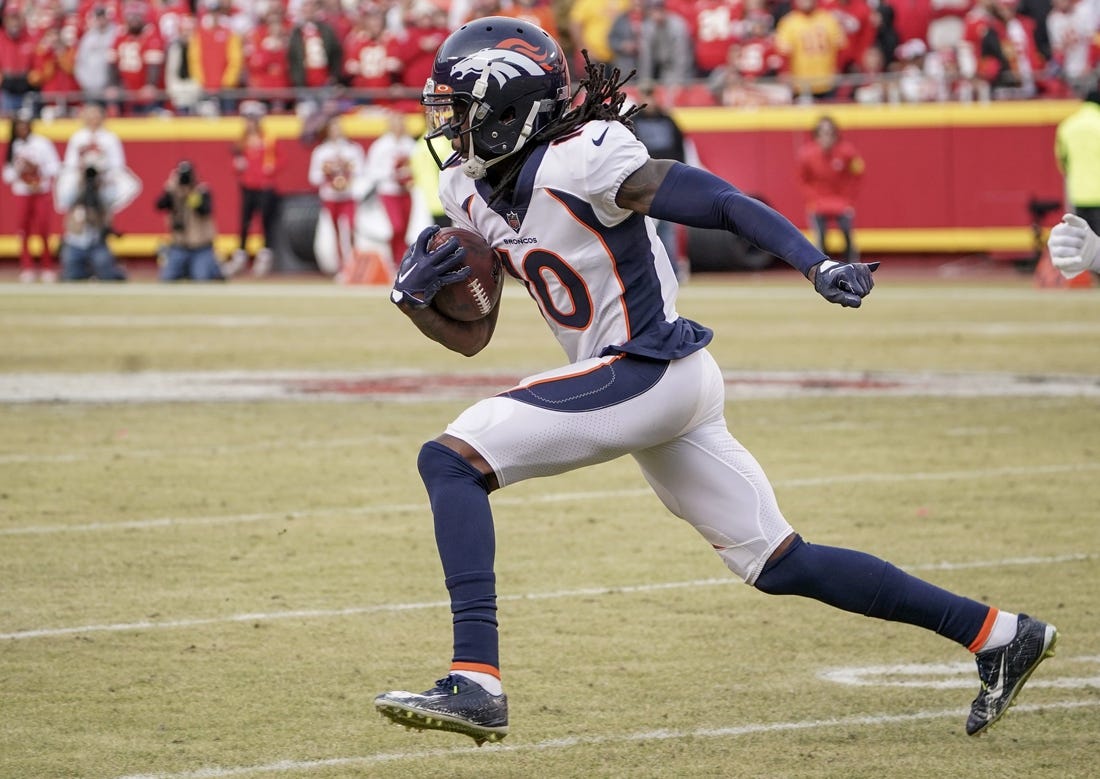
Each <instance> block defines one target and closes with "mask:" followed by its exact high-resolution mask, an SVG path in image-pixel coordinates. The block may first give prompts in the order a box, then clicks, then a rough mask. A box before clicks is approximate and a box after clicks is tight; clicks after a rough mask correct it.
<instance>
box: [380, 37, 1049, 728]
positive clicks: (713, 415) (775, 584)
mask: <svg viewBox="0 0 1100 779" xmlns="http://www.w3.org/2000/svg"><path fill="white" fill-rule="evenodd" d="M581 86H582V87H583V88H584V89H585V90H586V94H585V96H584V98H583V101H582V102H580V104H579V105H575V106H573V107H571V101H572V98H573V94H572V92H571V90H570V81H569V76H568V72H567V70H566V63H565V59H564V56H563V54H562V50H561V47H560V46H559V45H558V43H557V42H556V41H554V40H553V39H552V38H551V37H550V36H549V35H548V34H547V33H545V32H544V31H543V30H541V29H540V28H538V27H535V26H533V25H531V24H529V23H526V22H522V21H517V20H515V19H506V18H500V17H489V18H484V19H478V20H475V21H472V22H470V23H468V24H466V25H464V26H463V27H461V28H459V29H458V30H456V31H455V32H454V33H452V34H451V35H450V36H449V37H448V38H447V39H446V41H445V42H444V43H443V45H442V46H441V47H440V49H439V51H438V53H437V55H436V58H435V62H434V67H433V71H432V76H431V78H430V79H429V80H428V82H427V84H426V85H425V88H424V94H423V98H422V102H423V104H424V106H425V111H426V117H427V121H428V126H429V133H428V135H429V138H431V137H433V136H440V135H442V136H445V137H446V138H448V139H450V141H451V146H452V149H453V150H454V153H453V154H452V155H451V156H450V157H449V158H448V159H446V160H442V161H440V166H441V168H443V172H442V175H441V180H440V190H441V196H442V200H443V203H444V204H445V206H446V209H447V214H448V216H449V217H450V218H451V220H452V221H453V223H454V224H455V225H456V226H458V227H463V228H466V229H470V230H474V231H475V232H477V233H479V234H480V235H482V236H483V237H484V238H485V239H486V241H488V242H489V244H490V245H491V246H493V247H494V248H495V249H497V250H498V251H499V252H500V253H501V254H502V256H503V257H504V261H505V267H506V268H507V270H508V272H509V273H510V274H511V275H513V276H515V277H516V278H517V279H519V281H520V282H521V283H522V284H523V285H524V286H525V287H526V288H527V291H528V292H529V293H530V295H531V297H532V298H534V300H535V302H536V304H537V305H538V306H539V309H540V310H541V312H542V315H543V317H544V318H545V319H546V323H547V324H548V325H549V326H550V329H551V330H552V331H553V333H554V335H555V336H556V337H557V339H558V341H559V342H560V344H561V345H562V347H563V348H564V350H565V353H566V355H567V356H568V359H569V362H570V364H569V365H566V366H565V367H563V368H558V369H555V370H549V371H546V372H545V373H540V374H538V375H535V376H532V377H530V378H528V379H525V380H524V381H522V382H521V383H520V384H519V385H518V386H516V387H513V388H511V389H509V390H507V391H505V392H502V393H500V394H498V395H496V396H494V397H491V398H488V399H485V400H482V401H480V402H478V403H476V404H474V405H473V406H472V407H470V408H469V409H467V410H466V411H464V412H463V413H462V414H460V415H459V416H458V418H457V419H455V420H454V421H453V422H452V423H451V424H450V425H449V426H448V427H447V428H446V430H445V431H444V433H443V434H442V435H440V436H439V437H438V438H436V439H435V440H433V441H429V442H427V443H426V444H424V445H423V447H422V448H421V450H420V455H419V459H418V467H419V470H420V475H421V477H422V479H423V481H424V484H425V486H426V488H427V492H428V496H429V499H430V503H431V508H432V514H433V518H434V525H435V536H436V544H437V548H438V551H439V555H440V558H441V561H442V563H443V571H444V575H445V577H446V578H445V584H446V587H447V589H448V591H449V593H450V600H451V611H452V614H453V629H454V653H453V657H452V662H451V666H450V669H449V670H448V672H447V674H446V675H445V676H444V677H443V678H442V679H440V680H439V681H438V682H436V684H435V686H434V687H432V688H430V689H428V690H427V691H425V692H422V693H412V692H404V691H396V692H387V693H383V694H381V695H379V696H378V697H377V698H376V699H375V706H376V708H377V709H378V710H379V711H380V712H381V713H382V714H383V715H385V716H387V717H389V718H391V719H393V720H394V721H396V722H399V723H400V724H403V725H406V726H411V727H415V728H422V729H436V730H446V731H453V732H457V733H462V734H465V735H468V736H471V737H472V738H473V739H474V740H475V741H476V742H477V743H478V744H481V743H483V742H484V741H499V740H500V739H501V738H503V737H504V736H505V734H506V733H507V732H508V703H507V698H506V696H505V694H504V691H503V688H502V685H501V679H500V662H499V655H498V645H497V617H496V610H497V604H496V589H495V577H494V570H493V564H494V553H495V546H494V531H493V518H492V513H491V511H490V505H489V494H490V493H491V492H493V491H494V490H497V489H499V488H502V487H506V486H508V485H509V484H513V483H515V482H518V481H521V480H523V479H530V478H533V477H536V476H549V475H551V474H558V473H563V472H565V471H569V470H572V469H574V468H579V467H582V466H585V465H590V464H593V463H598V462H604V461H607V460H611V459H613V458H616V457H619V456H621V455H624V454H629V455H631V456H633V457H634V459H635V460H636V461H637V462H638V465H639V466H640V468H641V470H642V474H643V475H644V477H645V478H646V480H647V481H648V482H649V484H650V485H651V486H652V488H653V490H654V491H655V492H656V493H657V495H658V496H659V497H660V498H661V500H662V501H663V502H664V504H665V505H666V506H667V507H668V509H669V510H670V511H671V512H672V513H673V514H675V515H677V516H679V517H682V518H683V519H685V520H686V521H688V522H689V523H691V525H692V526H694V527H695V529H696V530H698V532H699V533H700V534H701V535H702V536H703V537H704V538H705V539H706V540H707V541H708V542H710V543H711V545H712V546H713V547H714V549H715V551H716V552H717V553H718V555H719V556H720V557H721V558H722V560H723V562H724V563H725V564H726V566H727V567H729V569H730V570H731V571H733V573H734V574H736V575H737V576H739V577H741V578H742V579H743V580H744V581H745V582H746V583H748V584H750V585H752V586H754V587H756V588H757V589H759V590H761V591H763V592H766V593H772V594H786V595H802V596H805V597H810V598H815V599H817V600H820V601H823V602H825V603H827V604H829V605H831V606H834V607H836V608H840V609H844V610H847V611H852V612H856V613H859V614H865V615H868V616H872V617H878V618H880V619H886V620H892V621H896V622H907V623H910V624H913V625H918V626H920V627H923V628H926V629H929V630H933V631H936V632H937V633H939V634H940V635H943V636H945V637H946V638H949V639H951V640H953V641H955V642H957V643H959V644H961V645H962V646H964V647H966V648H968V649H969V650H970V651H971V652H974V653H976V655H977V664H978V675H979V679H980V682H981V691H980V692H979V693H978V697H977V698H976V699H975V700H974V702H973V704H972V706H971V711H970V716H969V718H968V720H967V722H966V731H967V733H970V734H977V733H980V732H982V731H983V730H985V729H986V728H988V727H989V726H990V725H991V724H992V723H993V722H995V721H996V720H997V719H998V718H999V717H1000V716H1001V715H1002V714H1003V713H1004V712H1005V710H1006V709H1007V707H1008V705H1009V704H1010V703H1011V702H1012V700H1013V699H1014V698H1015V697H1016V695H1017V693H1018V692H1019V691H1020V688H1021V686H1022V685H1023V683H1024V682H1025V681H1026V679H1027V678H1028V676H1029V675H1030V674H1031V673H1032V671H1034V670H1035V668H1036V666H1038V664H1039V663H1040V662H1041V661H1042V660H1043V658H1045V657H1047V656H1049V655H1050V654H1052V652H1053V649H1054V643H1055V639H1056V637H1057V632H1056V630H1055V628H1054V627H1053V626H1052V625H1048V624H1045V623H1043V622H1041V621H1039V620H1037V619H1033V618H1030V617H1028V616H1026V615H1023V614H1019V615H1017V614H1014V613H1010V612H1007V611H999V610H998V609H996V608H993V607H991V606H988V605H985V604H983V603H979V602H977V601H974V600H970V599H968V598H965V597H962V596H959V595H956V594H953V593H951V592H947V591H945V590H943V589H940V588H939V587H936V586H933V585H932V584H929V583H927V582H925V581H922V580H920V579H918V578H916V577H914V576H911V575H909V574H907V573H905V572H903V571H901V570H900V569H898V568H897V567H895V566H893V565H891V564H890V563H887V562H885V561H883V560H880V559H877V558H875V557H872V556H871V555H868V554H864V553H862V552H857V551H852V550H849V549H840V548H835V547H829V546H823V545H817V544H811V543H809V542H807V541H805V540H803V539H802V537H801V536H799V534H798V533H796V532H795V531H794V530H793V529H792V527H791V525H790V524H788V522H787V520H786V518H785V517H784V516H783V514H782V512H781V511H780V509H779V506H778V504H777V502H776V497H775V494H774V492H773V490H772V487H771V485H770V484H769V482H768V479H767V477H766V476H765V475H764V472H763V470H762V469H761V467H760V465H759V464H758V463H757V461H756V460H755V459H754V458H753V457H752V455H751V454H749V452H747V451H746V450H745V448H744V447H742V446H741V444H740V443H738V441H737V440H736V439H735V438H734V437H733V436H732V435H731V434H730V433H729V431H728V430H727V428H726V422H725V419H724V417H723V411H724V405H725V386H724V383H723V379H722V373H721V370H720V369H719V367H718V365H717V364H716V362H715V361H714V359H713V358H712V357H711V355H710V353H709V351H708V350H707V348H706V347H707V344H708V343H709V342H710V340H711V337H712V332H711V331H710V330H709V329H708V328H706V327H704V326H703V325H700V324H698V323H696V322H693V321H691V320H689V319H686V318H684V317H681V316H679V315H678V314H677V313H676V292H677V284H676V276H675V274H674V272H673V269H672V265H671V264H670V263H669V261H668V258H667V256H666V255H665V250H664V247H663V245H662V244H661V241H660V240H659V239H658V237H657V234H656V231H655V230H654V226H653V220H654V219H667V220H671V221H675V222H680V223H681V224H686V225H691V226H695V227H703V228H721V229H725V230H729V231H731V232H733V233H736V234H738V235H741V236H743V237H744V238H746V239H748V240H750V241H752V242H753V243H754V244H756V245H758V246H760V247H761V248H762V249H765V250H767V251H769V252H771V253H772V254H774V255H776V256H777V257H780V258H782V259H783V260H785V261H786V262H788V263H789V264H791V265H792V266H794V267H795V268H797V269H798V270H799V271H800V272H801V273H802V274H803V275H805V276H806V277H807V279H808V280H809V281H810V282H811V283H812V284H813V287H814V289H815V290H816V291H817V292H818V293H819V294H820V295H822V296H823V297H824V298H825V299H826V300H828V301H830V302H832V303H837V304H840V305H842V306H848V307H853V308H855V307H858V306H859V305H860V303H861V301H862V299H863V298H864V296H866V295H867V294H868V293H869V292H870V291H871V287H872V285H873V281H872V275H871V273H872V271H873V270H874V269H875V267H876V265H875V264H874V263H871V264H864V263H852V264H843V263H837V262H834V261H831V260H828V259H827V258H826V257H825V256H824V255H823V254H822V253H821V251H820V250H819V249H818V248H816V247H815V246H814V245H813V244H812V243H810V242H809V241H807V240H806V239H805V238H804V236H803V235H802V234H801V233H800V232H799V231H798V229H796V228H795V227H794V225H793V224H791V222H789V221H788V220H787V219H786V218H784V217H783V216H781V215H780V214H778V213H777V212H775V211H774V210H772V209H770V208H768V207H767V206H765V205H764V204H763V203H761V202H759V201H758V200H754V199H753V198H750V197H748V196H747V195H745V194H743V193H742V192H740V191H739V190H737V189H736V188H734V187H733V186H731V185H730V184H729V183H727V182H725V181H723V180H722V179H720V178H718V177H716V176H714V175H712V174H710V173H707V172H704V171H702V170H700V169H698V168H693V167H690V166H688V165H685V164H683V163H679V162H673V161H668V160H654V159H650V157H649V155H648V154H647V153H646V149H645V146H643V145H642V143H641V142H640V141H639V140H638V139H637V138H636V137H635V136H634V134H633V133H632V132H631V129H630V115H631V113H632V110H631V109H625V110H624V108H623V104H624V95H623V93H622V92H621V90H620V87H621V86H622V81H620V80H619V73H618V71H616V70H612V71H610V72H608V71H607V70H606V68H605V67H604V66H602V65H592V64H591V63H589V65H588V67H587V70H586V74H585V80H584V82H583V83H582V85H581ZM437 229H438V228H434V227H432V228H428V229H427V230H425V232H424V233H422V234H421V235H420V237H419V239H418V240H417V241H416V242H415V244H414V245H413V246H412V247H410V249H409V251H408V252H406V254H405V257H404V259H403V261H402V264H401V267H400V271H399V273H398V276H397V279H396V281H395V284H394V288H393V291H392V293H391V297H392V300H393V301H394V303H396V304H397V306H398V308H399V309H400V310H401V311H402V312H403V313H404V314H405V315H407V316H408V317H409V318H410V319H411V320H412V322H413V323H414V324H415V325H416V326H417V327H418V328H419V329H420V330H421V331H422V332H423V333H424V334H425V335H427V336H428V337H430V338H432V339H434V340H436V341H439V342H440V343H442V344H443V345H445V346H446V347H448V348H450V349H452V350H454V351H457V352H460V353H462V354H466V355H473V354H476V353H477V352H478V351H479V350H481V349H482V348H483V347H484V346H485V345H486V344H487V343H488V342H489V339H490V338H491V337H492V335H493V329H494V327H495V325H496V321H497V314H498V312H499V302H498V304H497V306H496V307H495V308H494V309H493V311H492V312H490V313H489V314H488V316H486V317H485V318H484V319H481V320H478V321H474V322H456V321H454V320H450V319H448V318H447V317H444V316H443V315H442V314H440V313H438V312H437V311H436V310H435V309H433V308H432V307H431V306H430V303H431V300H432V297H433V295H434V294H435V293H436V292H438V290H439V289H440V288H441V287H442V286H443V285H445V284H449V283H454V282H456V281H459V280H462V279H464V278H465V277H466V276H468V275H469V273H470V270H469V268H467V267H464V265H463V256H464V250H462V249H459V248H458V246H457V243H456V242H455V240H454V239H453V238H451V239H448V241H446V242H444V243H443V244H441V245H440V246H439V247H438V248H435V249H434V250H429V249H428V245H429V241H430V238H431V236H432V235H434V233H435V231H436V230H437Z"/></svg>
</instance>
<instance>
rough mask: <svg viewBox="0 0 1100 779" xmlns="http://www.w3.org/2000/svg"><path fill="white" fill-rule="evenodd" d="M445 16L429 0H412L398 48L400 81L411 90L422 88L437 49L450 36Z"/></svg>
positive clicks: (429, 73) (429, 74) (429, 72)
mask: <svg viewBox="0 0 1100 779" xmlns="http://www.w3.org/2000/svg"><path fill="white" fill-rule="evenodd" d="M450 32H451V31H450V30H449V29H448V28H447V16H446V14H445V13H444V12H443V11H442V10H440V9H439V8H438V7H437V6H435V5H433V4H432V3H431V2H430V0H413V4H412V6H411V7H410V8H409V16H408V20H407V24H406V27H405V35H404V37H403V39H402V40H401V45H400V47H399V48H398V50H397V51H398V56H399V57H400V58H401V63H402V69H401V83H402V84H403V85H405V86H407V87H411V88H413V89H417V90H420V89H423V88H424V82H425V81H427V80H428V77H429V76H431V74H432V62H433V61H434V60H435V52H436V49H438V48H439V45H440V44H441V43H443V41H444V39H445V38H446V37H447V36H448V35H450Z"/></svg>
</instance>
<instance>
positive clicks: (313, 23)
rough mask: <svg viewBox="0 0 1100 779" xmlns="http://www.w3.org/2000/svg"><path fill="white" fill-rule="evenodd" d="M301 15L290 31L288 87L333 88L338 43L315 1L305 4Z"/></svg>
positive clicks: (338, 59)
mask: <svg viewBox="0 0 1100 779" xmlns="http://www.w3.org/2000/svg"><path fill="white" fill-rule="evenodd" d="M301 12H302V21H301V22H299V23H298V24H296V25H294V29H293V30H291V32H290V45H289V49H288V51H287V56H288V58H289V60H290V83H291V84H293V85H294V86H295V87H306V88H309V89H317V88H319V87H327V86H333V85H335V84H337V83H339V81H340V67H341V65H342V63H343V59H344V55H343V48H342V46H341V45H340V39H339V37H337V35H336V31H335V30H333V29H332V25H330V24H329V23H328V22H326V21H325V20H324V16H325V12H324V7H323V6H322V5H321V3H320V1H319V0H305V2H303V3H302V9H301Z"/></svg>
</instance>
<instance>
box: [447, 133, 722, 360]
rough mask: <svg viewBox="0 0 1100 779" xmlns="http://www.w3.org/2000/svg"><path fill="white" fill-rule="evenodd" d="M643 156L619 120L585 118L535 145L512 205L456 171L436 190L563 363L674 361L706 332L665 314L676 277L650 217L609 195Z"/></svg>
mask: <svg viewBox="0 0 1100 779" xmlns="http://www.w3.org/2000/svg"><path fill="white" fill-rule="evenodd" d="M648 159H649V154H648V152H647V151H646V148H645V146H644V145H643V144H642V143H641V142H640V141H639V140H638V139H637V138H635V137H634V135H633V134H632V133H631V132H630V130H628V129H627V128H626V127H625V126H623V125H622V124H621V123H620V122H605V121H592V122H588V123H587V124H585V125H584V126H583V127H581V128H579V129H578V130H577V131H576V132H574V133H572V134H570V135H567V136H565V137H563V138H560V139H558V140H556V141H552V142H551V143H549V144H547V145H544V146H541V147H539V148H537V149H536V150H535V151H534V152H533V153H532V154H531V156H530V157H529V158H528V160H527V162H526V163H525V164H524V167H523V170H522V172H521V173H520V175H519V178H518V179H517V180H516V184H515V192H514V194H513V196H512V199H511V202H498V203H495V204H494V205H493V208H490V207H489V204H488V200H489V197H490V192H491V187H490V186H489V184H488V183H487V182H486V181H484V180H479V181H474V180H472V179H470V178H468V177H466V176H465V175H463V174H462V172H461V170H459V169H458V168H449V169H447V170H445V171H443V173H442V175H441V177H440V195H441V198H442V200H443V204H444V207H445V208H446V211H447V215H448V216H449V217H450V218H451V220H452V221H453V223H454V225H455V226H456V227H463V228H466V229H468V230H473V231H474V232H476V233H478V234H480V235H481V236H482V237H484V238H485V240H486V241H488V243H489V245H490V246H492V247H493V248H494V249H496V250H497V251H498V252H499V253H500V254H501V255H502V257H503V258H504V266H505V269H506V270H507V271H508V272H509V273H510V274H511V275H513V276H515V277H516V278H517V279H519V280H520V281H521V282H522V283H523V284H524V286H526V287H527V291H528V292H529V293H530V295H531V297H532V298H534V299H535V301H536V302H537V303H538V305H539V308H540V310H541V311H542V315H543V317H544V318H545V319H546V321H547V323H548V324H549V325H550V327H551V329H552V330H553V332H554V335H555V337H557V339H558V342H559V343H561V345H562V348H564V349H565V352H566V354H567V355H568V356H569V359H570V361H572V362H576V361H577V360H582V359H586V358H589V357H597V356H600V355H605V354H613V353H616V352H626V353H630V354H637V355H641V356H645V357H653V358H659V359H675V358H679V357H684V356H686V355H688V354H691V353H692V352H694V351H697V350H698V349H701V348H702V347H703V346H705V345H706V344H707V343H708V342H709V341H710V339H711V335H712V333H711V331H710V330H708V329H707V328H705V327H702V326H701V325H698V324H696V323H695V322H692V321H690V320H687V319H684V318H682V317H680V316H679V315H678V314H677V313H676V292H677V289H678V285H677V283H676V274H675V272H674V271H673V268H672V264H671V262H670V261H669V259H668V255H667V254H666V253H665V250H664V246H663V244H662V243H661V241H660V239H659V238H658V237H657V233H656V230H655V228H654V225H653V221H652V220H650V219H649V218H647V217H645V216H643V215H642V214H638V213H636V212H634V211H630V210H627V209H623V208H620V207H619V206H618V205H616V204H615V197H616V195H617V193H618V191H619V186H620V185H621V184H622V183H623V181H624V180H625V179H626V178H627V177H628V176H629V175H630V174H631V173H634V172H635V171H636V170H638V168H640V167H641V166H642V165H643V164H644V163H645V162H646V161H647V160H648Z"/></svg>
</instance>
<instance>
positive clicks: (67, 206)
mask: <svg viewBox="0 0 1100 779" xmlns="http://www.w3.org/2000/svg"><path fill="white" fill-rule="evenodd" d="M103 190H104V186H103V177H102V175H101V174H100V172H99V169H98V168H96V167H95V166H92V165H89V166H88V167H86V168H85V169H84V172H83V175H82V177H81V180H80V184H79V185H78V186H76V187H75V188H72V189H71V190H70V191H69V192H67V193H65V194H61V193H59V198H58V205H59V206H60V207H61V210H62V211H63V212H64V214H65V216H64V233H63V235H62V236H61V279H62V281H84V280H86V279H91V278H96V279H99V280H100V281H126V271H125V270H124V269H123V268H122V266H121V265H119V264H118V259H117V258H116V257H115V255H114V253H113V252H112V251H111V249H110V247H108V246H107V236H108V235H118V233H116V232H115V231H114V228H113V227H112V226H111V219H112V216H113V214H112V210H111V203H110V198H109V195H108V194H107V193H105V192H104V191H103Z"/></svg>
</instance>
